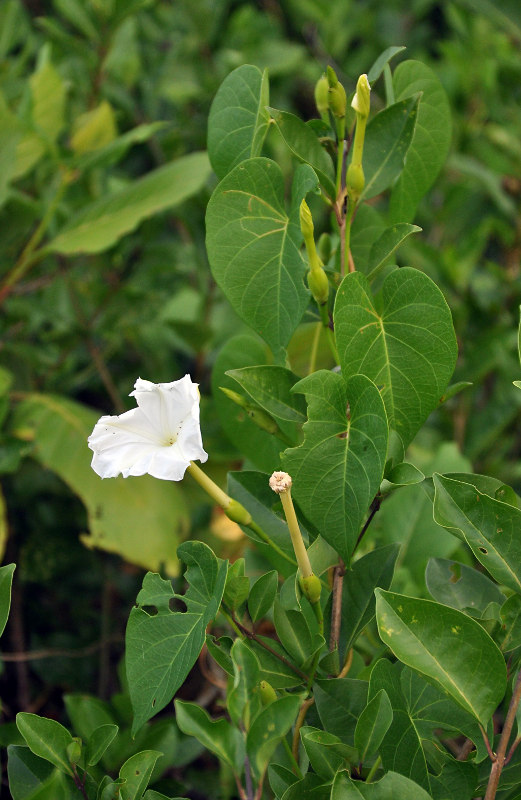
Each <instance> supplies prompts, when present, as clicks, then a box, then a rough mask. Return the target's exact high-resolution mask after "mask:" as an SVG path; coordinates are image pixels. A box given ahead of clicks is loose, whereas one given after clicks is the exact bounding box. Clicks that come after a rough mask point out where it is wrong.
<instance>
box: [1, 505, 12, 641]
mask: <svg viewBox="0 0 521 800" xmlns="http://www.w3.org/2000/svg"><path fill="white" fill-rule="evenodd" d="M0 511H1V509H0ZM15 569H16V564H6V565H5V566H4V567H0V636H1V635H2V633H3V632H4V629H5V626H6V624H7V618H8V617H9V609H10V608H11V586H12V584H13V574H14V571H15Z"/></svg>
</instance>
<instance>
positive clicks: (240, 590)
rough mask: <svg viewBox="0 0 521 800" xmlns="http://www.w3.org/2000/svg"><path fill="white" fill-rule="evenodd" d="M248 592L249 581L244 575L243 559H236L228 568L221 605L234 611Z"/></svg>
mask: <svg viewBox="0 0 521 800" xmlns="http://www.w3.org/2000/svg"><path fill="white" fill-rule="evenodd" d="M249 591H250V579H249V578H248V577H247V576H246V575H245V574H244V558H238V559H237V560H236V561H234V562H233V564H231V565H230V567H229V568H228V575H227V576H226V585H225V587H224V595H223V603H225V604H226V606H227V607H228V608H229V609H231V610H232V611H236V610H237V609H238V608H239V606H241V605H242V604H243V603H244V601H245V600H246V599H247V597H248V594H249Z"/></svg>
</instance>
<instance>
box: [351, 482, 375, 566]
mask: <svg viewBox="0 0 521 800" xmlns="http://www.w3.org/2000/svg"><path fill="white" fill-rule="evenodd" d="M381 504H382V498H381V497H380V495H379V494H377V495H376V497H375V498H374V500H373V502H372V503H371V508H370V511H369V516H368V517H367V519H366V521H365V525H364V527H363V528H362V530H361V531H360V535H359V537H358V539H357V540H356V544H355V546H354V550H353V553H354V552H355V550H356V548H357V547H358V545H359V544H360V542H361V541H362V539H363V538H364V536H365V533H366V531H367V529H368V527H369V525H370V524H371V522H372V521H373V518H374V515H375V514H376V512H377V511H378V510H379V508H380V506H381Z"/></svg>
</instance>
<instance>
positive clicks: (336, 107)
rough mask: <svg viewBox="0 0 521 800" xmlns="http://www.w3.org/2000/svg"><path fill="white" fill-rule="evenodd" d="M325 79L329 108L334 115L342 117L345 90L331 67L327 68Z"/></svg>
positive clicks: (344, 110) (345, 99)
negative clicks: (327, 85)
mask: <svg viewBox="0 0 521 800" xmlns="http://www.w3.org/2000/svg"><path fill="white" fill-rule="evenodd" d="M327 81H328V84H329V108H330V109H331V111H332V112H333V114H334V116H335V117H337V118H338V119H343V118H344V117H345V115H346V106H347V97H346V90H345V89H344V87H343V86H342V84H341V83H340V81H339V80H338V78H337V76H336V72H335V70H334V69H333V67H328V68H327Z"/></svg>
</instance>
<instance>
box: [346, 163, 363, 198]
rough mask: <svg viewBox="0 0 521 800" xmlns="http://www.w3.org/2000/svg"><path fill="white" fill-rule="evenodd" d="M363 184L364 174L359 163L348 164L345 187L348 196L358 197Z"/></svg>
mask: <svg viewBox="0 0 521 800" xmlns="http://www.w3.org/2000/svg"><path fill="white" fill-rule="evenodd" d="M364 186H365V175H364V170H363V169H362V165H361V164H350V165H349V168H348V170H347V175H346V188H347V192H348V194H349V196H350V197H352V198H353V199H355V200H356V199H358V198H359V197H360V195H361V194H362V192H363V190H364Z"/></svg>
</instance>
